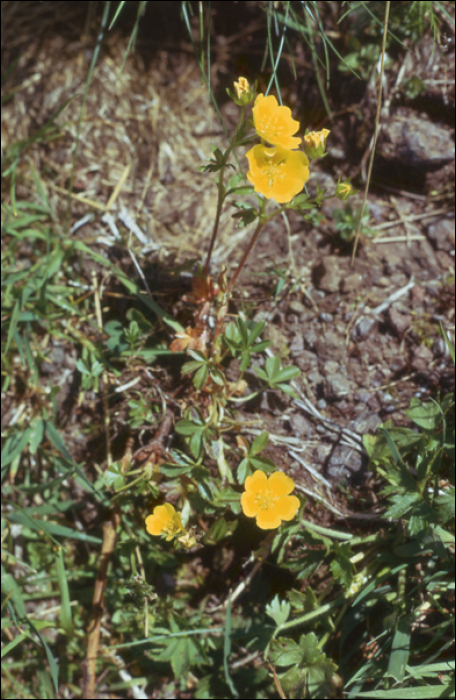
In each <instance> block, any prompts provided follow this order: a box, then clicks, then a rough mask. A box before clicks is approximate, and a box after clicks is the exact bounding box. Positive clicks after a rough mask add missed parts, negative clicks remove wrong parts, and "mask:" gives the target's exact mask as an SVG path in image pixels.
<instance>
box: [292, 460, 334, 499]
mask: <svg viewBox="0 0 456 700" xmlns="http://www.w3.org/2000/svg"><path fill="white" fill-rule="evenodd" d="M288 454H289V455H291V456H292V457H293V459H295V460H296V461H297V462H299V464H302V466H303V467H304V469H307V471H308V472H309V474H311V475H312V476H313V477H314V479H316V480H317V481H321V483H322V484H324V485H325V486H326V488H328V489H329V490H330V491H331V489H332V486H331V484H330V483H329V481H327V480H326V479H325V477H324V476H322V475H321V474H319V473H318V472H317V470H316V469H314V468H313V467H311V466H310V465H309V464H307V462H305V461H304V460H303V458H302V457H301V456H300V455H298V453H297V452H294V451H293V450H289V451H288Z"/></svg>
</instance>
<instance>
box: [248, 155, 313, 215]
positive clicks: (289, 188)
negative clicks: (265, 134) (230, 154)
mask: <svg viewBox="0 0 456 700" xmlns="http://www.w3.org/2000/svg"><path fill="white" fill-rule="evenodd" d="M246 157H247V160H248V161H249V172H248V173H247V179H248V180H249V182H251V183H252V185H253V186H254V188H255V192H258V193H259V194H262V195H264V196H265V197H266V198H267V199H275V201H276V202H278V203H279V204H284V203H286V202H290V201H291V200H292V199H293V197H294V196H295V195H297V194H298V193H299V192H301V190H302V188H303V187H304V185H305V183H306V182H307V180H308V178H309V167H308V166H309V160H308V158H307V156H306V155H305V154H304V153H303V152H302V151H290V150H288V149H286V148H283V147H282V146H275V147H272V148H268V147H266V146H263V145H262V144H258V145H257V146H254V147H253V148H251V149H250V150H249V151H247V153H246Z"/></svg>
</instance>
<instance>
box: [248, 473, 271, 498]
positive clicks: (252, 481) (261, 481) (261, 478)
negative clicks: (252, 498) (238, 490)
mask: <svg viewBox="0 0 456 700" xmlns="http://www.w3.org/2000/svg"><path fill="white" fill-rule="evenodd" d="M244 486H245V490H246V491H249V492H250V493H254V494H256V493H263V492H264V491H265V490H266V489H267V486H268V477H267V476H266V474H265V473H264V472H262V471H261V469H257V470H256V471H254V472H253V474H252V476H248V477H247V479H246V480H245V484H244Z"/></svg>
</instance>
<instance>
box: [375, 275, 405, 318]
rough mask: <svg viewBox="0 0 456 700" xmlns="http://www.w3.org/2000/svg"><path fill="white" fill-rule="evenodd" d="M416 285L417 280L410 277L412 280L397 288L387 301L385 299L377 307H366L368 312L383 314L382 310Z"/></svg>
mask: <svg viewBox="0 0 456 700" xmlns="http://www.w3.org/2000/svg"><path fill="white" fill-rule="evenodd" d="M414 286H415V281H414V279H413V277H412V278H411V279H410V281H409V282H408V283H407V284H406V285H405V287H401V289H397V290H396V291H395V292H393V293H392V294H390V295H389V297H388V298H387V299H385V301H383V302H382V303H381V304H379V305H378V306H376V307H375V309H369V310H367V309H366V313H371V314H381V313H382V311H384V310H385V309H387V308H388V306H391V304H392V303H393V302H395V301H397V300H398V299H400V298H401V297H403V296H404V294H407V292H408V291H409V290H410V289H412V287H414Z"/></svg>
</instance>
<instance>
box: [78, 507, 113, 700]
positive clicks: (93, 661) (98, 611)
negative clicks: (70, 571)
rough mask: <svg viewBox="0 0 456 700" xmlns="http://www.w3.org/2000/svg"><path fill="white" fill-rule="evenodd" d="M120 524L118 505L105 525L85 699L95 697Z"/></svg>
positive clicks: (88, 641)
mask: <svg viewBox="0 0 456 700" xmlns="http://www.w3.org/2000/svg"><path fill="white" fill-rule="evenodd" d="M119 524H120V508H119V505H118V504H117V505H116V506H115V507H114V509H113V510H112V511H111V514H110V518H109V520H107V521H106V522H105V524H104V525H103V543H102V545H101V562H100V569H99V571H98V576H97V579H96V581H95V590H94V593H93V601H92V615H91V620H90V623H89V627H88V639H87V657H86V668H85V679H84V688H83V697H84V698H93V697H95V694H94V693H95V675H96V665H97V657H98V645H99V642H100V630H101V618H102V615H103V595H104V591H105V588H106V582H107V573H108V566H109V562H110V560H111V556H112V553H113V551H114V546H115V543H116V529H117V527H118V525H119Z"/></svg>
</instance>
